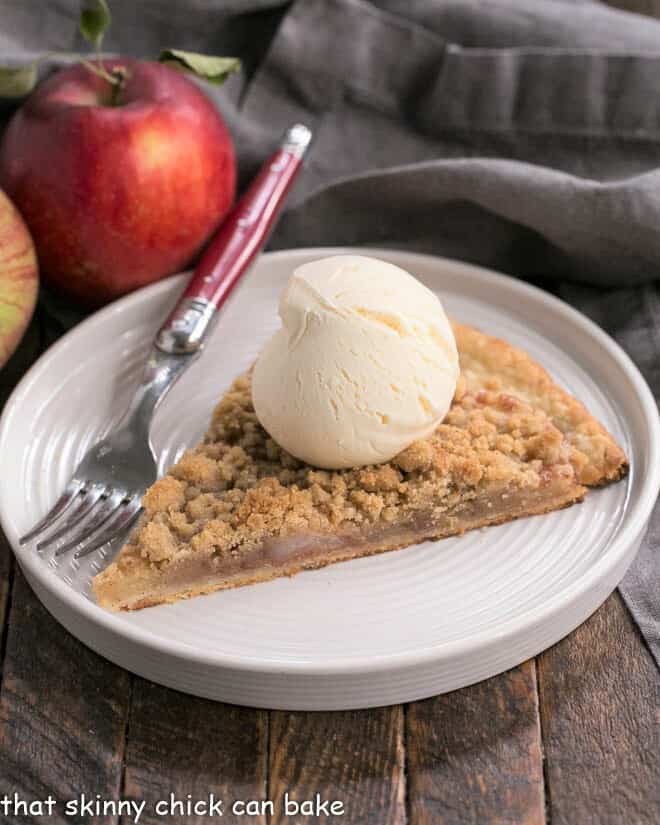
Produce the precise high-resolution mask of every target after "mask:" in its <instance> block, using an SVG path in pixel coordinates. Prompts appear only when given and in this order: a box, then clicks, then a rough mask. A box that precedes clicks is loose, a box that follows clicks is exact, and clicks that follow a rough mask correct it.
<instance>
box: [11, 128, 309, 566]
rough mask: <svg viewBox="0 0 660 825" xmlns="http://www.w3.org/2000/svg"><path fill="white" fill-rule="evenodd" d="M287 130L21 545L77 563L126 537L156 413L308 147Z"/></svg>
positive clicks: (302, 136) (142, 485) (150, 462)
mask: <svg viewBox="0 0 660 825" xmlns="http://www.w3.org/2000/svg"><path fill="white" fill-rule="evenodd" d="M311 136H312V135H311V132H310V130H309V129H308V128H307V127H306V126H304V125H302V124H296V125H295V126H292V127H291V128H290V129H289V130H288V131H287V132H286V134H285V135H284V138H283V140H282V142H281V144H280V146H279V148H278V149H277V150H276V151H275V153H274V154H273V155H272V156H271V157H270V158H269V160H267V161H266V162H265V163H264V165H263V166H262V167H261V169H260V170H259V172H258V173H257V176H256V178H255V179H254V180H253V182H252V183H251V184H250V186H249V188H248V189H247V191H246V192H245V194H244V195H243V196H242V197H241V198H240V200H239V201H238V203H237V204H236V206H235V207H234V208H233V210H232V211H231V212H230V213H229V215H228V216H227V218H226V219H225V221H224V222H223V224H222V226H221V228H220V230H219V231H218V232H217V234H216V235H215V236H214V238H213V239H212V240H211V242H210V244H209V246H208V247H207V249H206V251H205V253H204V254H203V255H202V258H201V260H200V262H199V264H198V266H197V268H196V269H195V271H194V273H193V275H192V278H191V279H190V282H189V284H188V286H187V287H186V289H185V290H184V292H183V294H182V295H181V297H180V298H179V300H178V302H177V304H176V305H175V307H174V309H173V310H172V312H171V313H170V315H169V317H168V318H167V320H166V321H165V323H164V324H163V326H162V327H161V328H160V330H159V331H158V333H157V335H156V338H155V340H154V344H153V348H152V350H151V353H150V355H149V357H148V359H147V363H146V365H145V369H144V373H143V376H142V380H141V382H140V385H139V386H138V388H137V390H136V392H135V394H134V396H133V399H132V400H131V403H130V404H129V407H128V409H127V411H126V413H125V414H124V416H123V417H122V419H121V421H120V422H119V425H118V427H117V429H115V431H114V432H112V433H111V434H110V435H108V436H106V437H105V438H103V439H102V440H101V441H99V442H97V443H96V444H95V445H94V446H93V447H91V449H89V450H88V451H87V453H86V454H85V456H84V457H83V459H82V461H81V462H80V464H78V466H77V467H76V469H75V471H74V473H73V476H72V477H71V479H70V480H69V482H68V484H67V485H66V488H65V489H64V492H63V493H62V495H61V496H60V497H59V498H58V500H57V501H56V502H55V504H54V506H53V507H52V508H51V510H50V511H49V512H48V513H46V515H45V516H44V517H43V518H42V519H41V520H40V521H39V522H38V523H37V524H35V525H34V527H33V528H32V529H31V530H30V531H29V532H28V533H26V534H25V535H24V536H22V537H21V538H20V539H19V544H20V545H27V544H30V543H32V542H34V541H35V540H36V549H37V550H38V551H43V550H46V549H47V548H53V547H55V551H54V556H55V557H57V556H61V555H63V554H64V553H67V552H69V551H71V550H75V551H76V552H75V554H74V559H79V558H81V557H83V556H86V555H88V554H90V553H93V552H94V551H95V550H100V549H101V548H102V547H104V545H106V544H108V543H109V542H110V541H112V539H113V538H115V537H116V536H118V535H119V534H120V533H123V532H124V531H125V530H127V529H128V528H129V527H130V526H131V524H132V523H133V522H134V521H135V519H136V518H137V516H138V515H139V513H140V510H141V498H142V494H143V493H144V491H145V490H146V489H147V487H149V486H150V485H151V484H153V482H154V481H155V480H156V478H157V475H158V468H157V463H156V455H155V453H154V448H153V445H152V442H151V439H150V435H149V432H150V428H151V422H152V419H153V416H154V413H155V411H156V409H157V407H158V405H159V404H160V403H161V401H162V400H163V398H164V397H165V396H166V395H167V393H168V392H169V390H170V389H171V388H172V386H173V385H174V383H175V382H176V381H177V380H178V379H179V378H180V377H181V375H183V373H184V372H185V371H186V370H187V369H188V367H189V366H190V364H191V363H192V362H193V361H194V360H196V359H197V358H198V357H199V355H200V354H201V351H202V348H203V346H204V342H205V340H206V339H207V338H208V336H209V334H210V333H211V331H212V329H213V328H214V326H215V324H216V322H217V319H218V314H219V310H220V309H221V307H222V306H223V304H224V303H225V301H226V300H227V298H228V296H229V294H230V293H231V291H232V289H233V288H234V286H235V285H236V284H237V283H238V281H239V280H240V278H241V276H242V275H243V274H244V273H245V272H246V271H247V269H248V268H249V267H250V265H251V263H252V262H253V261H254V259H255V257H256V256H257V254H258V253H259V251H260V250H261V249H262V247H263V246H264V244H265V242H266V239H267V237H268V234H269V233H270V230H271V229H272V228H273V226H274V224H275V221H276V220H277V217H278V215H279V212H280V210H281V207H282V205H283V203H284V200H285V198H286V196H287V193H288V192H289V190H290V188H291V186H292V185H293V182H294V180H295V178H296V175H297V173H298V171H299V169H300V167H301V165H302V158H303V156H304V154H305V152H306V150H307V148H308V146H309V143H310V141H311Z"/></svg>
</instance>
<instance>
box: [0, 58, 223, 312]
mask: <svg viewBox="0 0 660 825" xmlns="http://www.w3.org/2000/svg"><path fill="white" fill-rule="evenodd" d="M102 66H103V69H104V70H105V71H106V72H108V73H110V72H113V71H114V70H116V69H117V67H124V69H125V73H126V78H125V82H124V84H123V87H122V88H121V89H120V90H119V91H118V93H117V94H116V95H114V96H113V87H112V85H111V84H110V83H109V82H108V80H105V79H104V78H103V77H100V76H99V75H98V74H95V73H94V72H93V71H92V70H91V69H90V68H89V67H87V66H85V65H83V64H77V65H74V66H72V67H70V68H67V69H64V70H63V71H60V72H58V73H57V74H55V75H53V76H52V77H50V78H49V79H48V80H46V81H45V82H44V83H42V84H41V85H40V86H39V87H38V88H37V90H36V91H35V92H34V93H33V94H32V95H31V96H30V98H29V99H28V100H27V101H26V103H25V104H24V105H23V106H22V108H21V109H19V111H18V112H17V113H16V114H15V115H14V117H13V119H12V121H11V123H10V124H9V127H8V128H7V131H6V133H5V136H4V139H3V143H2V146H1V147H0V186H3V187H4V188H5V190H6V191H7V193H8V194H9V195H10V197H11V198H12V199H13V200H14V202H15V203H16V205H17V206H18V208H19V210H20V211H21V213H22V215H23V217H24V218H25V221H26V223H27V225H28V227H29V229H30V232H31V233H32V237H33V238H34V242H35V245H36V248H37V254H38V257H39V264H40V268H41V272H42V276H43V278H44V281H46V282H47V283H48V284H49V285H51V286H52V287H54V288H55V289H57V291H59V292H62V293H64V294H65V295H68V296H71V297H73V298H74V299H76V300H78V301H79V302H81V303H84V304H86V305H88V306H94V305H99V304H102V303H105V302H107V301H110V300H112V299H113V298H116V297H118V296H119V295H122V294H124V293H126V292H130V291H131V290H133V289H136V288H137V287H140V286H143V285H144V284H148V283H150V282H151V281H155V280H157V279H158V278H162V277H164V276H165V275H169V274H171V273H172V272H176V271H177V270H180V269H182V268H183V267H185V266H186V264H188V263H189V262H190V260H191V258H192V257H193V256H194V255H195V254H196V253H197V252H198V251H199V249H200V248H201V247H202V246H203V244H204V242H205V241H206V240H208V238H209V236H210V235H211V233H212V232H213V230H214V229H215V228H216V226H218V224H219V223H220V221H221V220H222V218H223V217H224V215H225V214H226V213H227V211H228V209H229V208H230V206H231V203H232V201H233V198H234V192H235V186H236V170H235V160H234V149H233V145H232V142H231V138H230V136H229V133H228V131H227V128H226V127H225V124H224V122H223V121H222V118H221V117H220V115H219V114H218V112H217V110H216V108H215V107H214V106H213V104H212V103H211V101H210V100H209V99H208V98H207V97H206V96H205V95H204V94H203V93H202V92H201V91H200V89H199V88H198V87H197V86H196V85H195V84H194V83H193V82H192V81H191V80H189V79H188V78H187V77H186V76H185V75H183V74H181V73H180V72H178V71H176V70H175V69H171V68H169V67H167V66H163V65H161V64H159V63H150V62H143V61H137V60H131V59H128V58H120V59H116V60H104V61H103V62H102Z"/></svg>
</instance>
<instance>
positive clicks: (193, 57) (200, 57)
mask: <svg viewBox="0 0 660 825" xmlns="http://www.w3.org/2000/svg"><path fill="white" fill-rule="evenodd" d="M158 60H159V61H160V62H161V63H165V64H166V65H168V66H172V67H174V68H176V69H183V70H184V71H187V72H192V73H193V74H195V75H197V77H201V78H202V80H208V81H209V83H215V84H216V85H217V86H219V85H220V84H222V83H224V82H225V80H226V79H227V78H228V77H229V75H231V74H234V72H238V71H240V68H241V61H240V60H239V59H238V58H237V57H213V55H210V54H198V53H197V52H184V51H182V50H181V49H164V50H163V51H162V52H161V53H160V56H159V57H158Z"/></svg>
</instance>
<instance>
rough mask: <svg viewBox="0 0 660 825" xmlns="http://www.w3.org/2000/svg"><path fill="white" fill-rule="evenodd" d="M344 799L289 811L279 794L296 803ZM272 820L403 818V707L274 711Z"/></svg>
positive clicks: (373, 822)
mask: <svg viewBox="0 0 660 825" xmlns="http://www.w3.org/2000/svg"><path fill="white" fill-rule="evenodd" d="M316 794H319V795H320V797H321V799H322V800H328V801H335V802H341V803H343V810H344V813H343V814H342V815H337V812H336V811H335V816H333V815H332V814H331V813H330V815H328V814H326V813H322V815H320V816H318V817H312V816H309V815H304V814H301V813H298V814H296V813H291V814H290V815H288V816H287V814H286V808H285V801H286V797H285V795H288V797H289V799H290V800H295V801H296V802H298V803H301V802H303V801H305V800H314V798H315V795H316ZM269 796H270V798H271V799H272V801H273V804H274V809H275V813H274V815H273V816H272V817H271V823H272V825H298V823H305V825H307V824H308V823H310V822H315V823H319V825H321V823H331V822H332V823H337V822H346V823H351V825H352V824H353V823H355V825H357V823H359V825H403V823H405V818H406V814H405V776H404V742H403V708H402V707H401V706H398V707H389V708H377V709H374V710H362V711H341V712H335V713H293V712H284V711H273V712H272V713H271V717H270V789H269Z"/></svg>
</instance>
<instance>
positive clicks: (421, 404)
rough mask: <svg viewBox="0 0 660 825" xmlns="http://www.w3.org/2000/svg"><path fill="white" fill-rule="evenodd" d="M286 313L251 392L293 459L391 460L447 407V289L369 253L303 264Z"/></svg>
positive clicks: (331, 464)
mask: <svg viewBox="0 0 660 825" xmlns="http://www.w3.org/2000/svg"><path fill="white" fill-rule="evenodd" d="M279 312H280V317H281V318H282V324H283V326H282V328H281V329H280V330H278V331H277V332H276V333H275V335H274V336H273V337H272V338H271V339H270V341H268V343H267V344H266V346H265V347H264V349H263V351H262V352H261V354H260V356H259V358H258V360H257V362H256V364H255V367H254V373H253V377H252V399H253V403H254V408H255V411H256V414H257V417H258V419H259V421H260V422H261V424H262V426H263V427H264V428H265V429H266V430H267V432H268V433H269V434H270V435H271V437H272V438H273V439H274V440H275V441H276V442H277V443H278V444H279V445H280V446H282V447H283V448H284V449H285V450H286V451H287V452H289V453H291V454H292V455H294V456H295V457H296V458H299V459H301V460H302V461H305V462H307V463H308V464H313V465H315V466H317V467H324V468H327V469H340V468H345V467H359V466H361V465H364V464H376V463H381V462H383V461H388V460H389V459H391V458H393V457H394V456H395V455H396V454H397V453H399V452H400V451H401V450H403V449H405V448H406V447H407V446H409V445H410V444H411V443H412V442H413V441H415V440H416V439H418V438H423V437H425V436H427V435H429V434H430V433H431V432H432V431H433V430H434V429H435V427H436V426H437V425H438V424H439V423H440V422H441V421H442V419H443V418H444V417H445V415H446V414H447V410H448V409H449V405H450V404H451V400H452V398H453V395H454V391H455V389H456V382H457V380H458V374H459V367H458V354H457V352H456V342H455V341H454V335H453V332H452V330H451V326H450V325H449V322H448V320H447V316H446V315H445V313H444V310H443V308H442V304H441V303H440V300H439V298H438V297H437V296H436V295H435V294H434V293H433V292H431V291H430V290H429V289H427V288H426V287H425V286H424V285H423V284H421V283H420V282H419V281H417V280H416V279H415V278H413V277H412V275H410V274H408V273H407V272H406V271H404V270H403V269H400V268H399V267H398V266H394V265H393V264H389V263H386V262H385V261H380V260H377V259H375V258H368V257H364V256H362V255H338V256H333V257H331V258H324V259H322V260H319V261H313V262H311V263H308V264H304V265H303V266H300V267H298V268H297V269H296V270H295V271H294V272H293V275H292V276H291V278H290V279H289V282H288V284H287V286H286V288H285V290H284V292H283V294H282V297H281V299H280V307H279Z"/></svg>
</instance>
